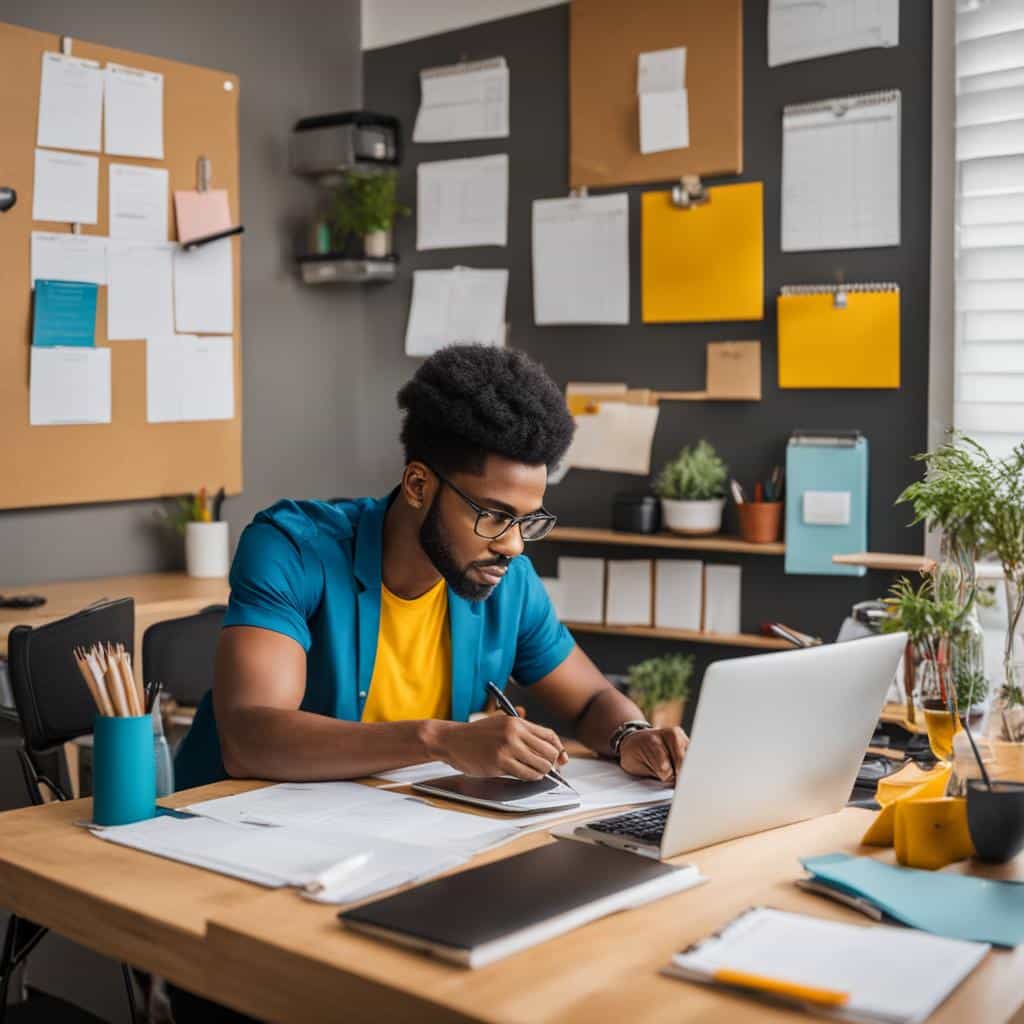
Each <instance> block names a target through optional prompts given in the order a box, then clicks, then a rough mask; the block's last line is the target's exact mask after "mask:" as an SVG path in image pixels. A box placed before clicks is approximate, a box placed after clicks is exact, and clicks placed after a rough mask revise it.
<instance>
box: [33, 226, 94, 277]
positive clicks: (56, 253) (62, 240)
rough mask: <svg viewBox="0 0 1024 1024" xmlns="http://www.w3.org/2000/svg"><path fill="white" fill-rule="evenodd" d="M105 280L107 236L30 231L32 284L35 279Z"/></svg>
mask: <svg viewBox="0 0 1024 1024" xmlns="http://www.w3.org/2000/svg"><path fill="white" fill-rule="evenodd" d="M40 278H46V280H48V281H87V282H89V283H90V284H106V283H107V240H106V239H105V238H103V237H102V236H101V235H72V234H58V233H56V232H52V231H33V232H32V286H33V287H35V283H36V281H38V280H39V279H40Z"/></svg>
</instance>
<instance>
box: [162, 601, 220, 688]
mask: <svg viewBox="0 0 1024 1024" xmlns="http://www.w3.org/2000/svg"><path fill="white" fill-rule="evenodd" d="M226 611H227V607H226V606H225V605H222V604H215V605H211V606H210V607H209V608H204V609H203V610H202V611H201V612H197V613H196V614H195V615H186V616H185V617H184V618H181V619H168V620H167V621H166V622H157V623H154V624H153V625H152V626H150V627H149V628H148V629H147V630H146V632H145V633H144V634H143V636H142V677H143V679H145V680H146V682H157V681H159V682H161V683H163V687H164V689H163V692H164V693H167V694H170V696H172V697H173V698H174V699H175V700H176V701H177V702H178V703H179V704H183V705H185V706H186V707H195V706H196V705H197V704H198V703H199V702H200V701H201V700H202V699H203V697H204V696H205V695H206V693H207V691H208V690H209V689H210V688H211V687H212V686H213V662H214V656H215V655H216V653H217V637H218V636H219V635H220V627H221V624H222V623H223V621H224V613H225V612H226Z"/></svg>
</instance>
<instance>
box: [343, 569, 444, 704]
mask: <svg viewBox="0 0 1024 1024" xmlns="http://www.w3.org/2000/svg"><path fill="white" fill-rule="evenodd" d="M451 666H452V640H451V632H450V630H449V627H448V588H447V587H446V586H445V582H444V580H443V579H440V580H438V581H437V583H436V584H435V585H434V586H433V587H431V588H430V590H428V591H427V592H426V593H425V594H421V595H420V596H419V597H417V598H415V599H414V600H412V601H406V600H404V599H403V598H401V597H397V596H396V595H394V594H392V593H391V591H390V590H388V588H387V587H384V586H382V587H381V594H380V633H379V634H378V635H377V659H376V661H375V662H374V664H373V677H372V678H371V680H370V694H369V696H368V697H367V698H366V704H365V706H364V707H363V721H364V722H400V721H410V720H413V719H419V718H451V713H452V669H451Z"/></svg>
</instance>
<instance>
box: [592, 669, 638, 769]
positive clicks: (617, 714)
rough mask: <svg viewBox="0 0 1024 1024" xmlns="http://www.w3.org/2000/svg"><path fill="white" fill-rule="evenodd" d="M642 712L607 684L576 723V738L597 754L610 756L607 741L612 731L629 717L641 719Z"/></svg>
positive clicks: (629, 718) (628, 719)
mask: <svg viewBox="0 0 1024 1024" xmlns="http://www.w3.org/2000/svg"><path fill="white" fill-rule="evenodd" d="M643 717H644V713H643V712H642V711H641V710H640V709H639V708H638V707H637V706H636V705H635V704H634V703H633V702H632V701H631V700H630V699H629V698H628V697H627V696H625V694H622V693H620V692H619V691H618V690H616V689H615V688H614V687H613V686H609V687H608V689H606V690H601V691H600V693H598V695H597V696H596V697H595V698H594V699H593V700H592V701H591V702H590V704H589V705H588V706H587V708H586V710H585V711H584V712H583V716H582V717H581V718H580V720H579V722H578V723H577V725H576V738H577V739H578V740H579V741H580V742H581V743H585V744H586V745H587V746H588V747H590V749H591V750H593V751H594V752H595V753H597V754H604V755H606V756H608V757H610V756H611V753H612V751H611V747H610V746H609V745H608V741H609V740H610V739H611V737H612V733H613V732H615V730H616V729H617V728H618V727H619V726H620V725H621V724H622V723H623V722H628V721H630V720H631V719H641V718H643Z"/></svg>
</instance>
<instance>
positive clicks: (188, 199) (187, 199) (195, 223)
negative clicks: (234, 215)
mask: <svg viewBox="0 0 1024 1024" xmlns="http://www.w3.org/2000/svg"><path fill="white" fill-rule="evenodd" d="M174 213H175V216H176V217H177V220H178V241H179V242H181V243H182V244H184V243H185V242H191V241H192V239H194V238H204V237H205V236H206V235H215V234H216V233H217V232H218V231H227V229H228V228H229V227H231V211H230V210H229V209H228V194H227V191H226V190H225V189H222V188H215V189H210V191H208V192H191V191H183V192H175V193H174Z"/></svg>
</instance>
